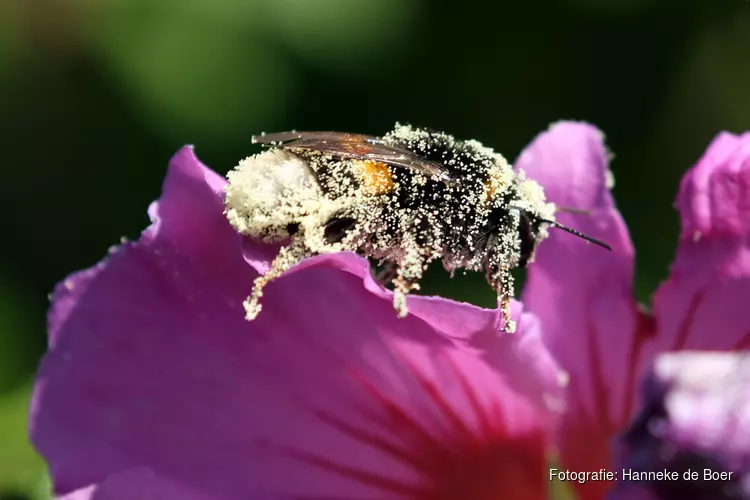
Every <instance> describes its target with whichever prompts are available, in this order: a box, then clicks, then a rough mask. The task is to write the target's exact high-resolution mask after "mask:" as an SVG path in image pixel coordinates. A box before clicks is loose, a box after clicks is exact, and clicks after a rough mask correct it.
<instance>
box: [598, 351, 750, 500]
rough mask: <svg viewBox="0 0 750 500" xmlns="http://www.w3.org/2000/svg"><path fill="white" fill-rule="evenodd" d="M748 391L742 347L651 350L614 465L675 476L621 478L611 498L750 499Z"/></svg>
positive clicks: (748, 361)
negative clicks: (637, 407)
mask: <svg viewBox="0 0 750 500" xmlns="http://www.w3.org/2000/svg"><path fill="white" fill-rule="evenodd" d="M749 396H750V354H748V353H712V352H706V351H702V352H697V351H696V352H681V353H671V354H662V355H660V356H658V357H657V358H656V361H655V362H654V365H653V367H652V371H651V373H650V374H649V376H648V378H647V379H646V381H645V383H644V385H643V399H644V406H643V408H642V410H641V412H640V414H639V415H638V416H637V418H636V419H635V421H634V422H633V423H632V424H631V425H630V427H629V429H628V430H627V432H625V433H624V435H623V437H622V439H621V443H620V444H621V448H622V449H621V457H620V460H619V463H618V469H619V468H621V469H623V470H629V471H631V472H633V471H635V472H637V473H640V474H641V478H648V473H653V472H654V471H664V470H669V471H672V472H673V474H674V475H673V477H672V478H671V479H669V480H663V479H662V480H644V481H640V480H639V481H620V482H618V484H617V488H616V489H615V490H614V492H613V494H612V495H611V498H612V499H631V498H634V499H641V498H666V499H671V498H705V499H711V500H722V499H726V500H729V499H742V498H750V430H748V425H750V397H749ZM644 494H646V495H649V496H645V497H644V496H642V495H644Z"/></svg>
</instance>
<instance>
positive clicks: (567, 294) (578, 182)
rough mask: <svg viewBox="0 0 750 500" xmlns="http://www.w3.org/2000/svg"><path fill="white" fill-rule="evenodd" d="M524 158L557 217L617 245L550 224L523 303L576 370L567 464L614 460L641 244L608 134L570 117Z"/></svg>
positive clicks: (561, 358)
mask: <svg viewBox="0 0 750 500" xmlns="http://www.w3.org/2000/svg"><path fill="white" fill-rule="evenodd" d="M516 167H517V168H520V169H522V170H523V171H525V172H526V173H527V175H528V176H529V177H530V178H532V179H535V180H537V181H538V182H539V183H540V184H541V185H542V186H543V187H544V189H545V192H546V194H547V197H548V199H549V200H550V201H552V202H553V203H555V204H557V206H558V207H566V208H571V209H576V210H586V211H588V212H589V214H574V213H559V215H558V220H559V221H560V222H561V223H563V224H565V225H568V226H570V227H572V228H575V229H577V230H579V231H581V232H583V233H585V234H587V235H589V236H592V237H595V238H598V239H601V240H603V241H604V242H606V243H608V244H609V245H611V246H612V248H613V251H612V252H608V251H606V250H604V249H602V248H599V247H597V246H594V245H591V244H588V243H586V242H585V241H583V240H581V239H578V238H576V237H574V236H572V235H570V234H566V233H564V232H562V231H559V230H555V229H554V228H553V229H551V230H550V233H551V234H550V237H549V239H548V240H546V241H545V242H543V243H542V244H541V245H540V247H539V249H538V251H537V255H536V259H535V262H534V263H532V264H531V265H530V266H529V271H528V275H527V282H526V285H525V288H524V292H523V302H524V304H525V305H526V308H527V310H529V311H531V312H532V313H533V314H534V315H536V316H537V317H538V318H539V320H540V321H541V323H542V329H541V331H542V335H543V341H544V343H545V344H546V345H547V346H548V347H549V349H550V351H551V352H552V354H553V356H554V357H555V359H556V360H557V361H558V362H559V363H560V366H561V368H562V369H564V370H566V371H567V372H568V374H569V377H570V385H569V388H568V396H567V398H568V405H569V408H568V411H567V413H566V415H565V418H564V420H563V422H562V428H561V437H562V441H561V442H560V447H561V450H560V451H561V456H562V460H563V464H564V466H565V467H566V468H568V469H570V470H575V471H596V470H599V469H600V468H606V469H608V468H609V439H610V437H611V436H612V435H614V433H615V432H616V431H617V430H618V429H619V428H620V427H621V425H622V424H624V423H625V421H626V419H627V418H628V417H629V414H630V412H631V405H632V394H633V392H634V391H633V387H632V385H633V379H634V375H633V374H629V370H630V366H632V364H633V356H634V353H635V352H637V351H636V350H635V349H636V348H637V346H636V345H635V344H637V343H639V342H640V339H639V338H638V337H636V336H635V332H636V331H637V329H638V325H639V320H638V312H637V307H636V303H635V301H634V299H633V298H632V297H633V295H632V292H633V290H632V281H633V253H634V250H633V246H632V243H631V241H630V237H629V235H628V231H627V228H626V226H625V223H624V221H623V219H622V217H621V216H620V214H619V212H618V211H617V209H616V207H615V204H614V201H613V199H612V195H611V194H610V191H609V188H608V182H609V181H610V178H611V173H610V172H609V167H608V159H607V151H606V149H605V147H604V144H603V136H602V134H601V132H599V131H598V130H597V129H596V128H594V127H593V126H590V125H587V124H584V123H573V122H561V123H557V124H555V125H553V126H552V127H550V129H549V131H547V132H544V133H542V134H540V135H539V136H538V137H537V138H536V139H535V140H534V141H533V142H532V143H531V144H530V145H529V146H528V147H527V148H526V149H525V150H524V151H523V153H522V154H521V156H520V157H519V159H518V161H517V162H516ZM576 487H577V488H578V491H579V494H581V496H582V498H584V499H588V498H600V497H601V493H602V492H603V491H605V490H606V489H607V488H608V487H609V485H608V484H607V483H603V482H587V483H585V484H583V485H579V484H577V485H576Z"/></svg>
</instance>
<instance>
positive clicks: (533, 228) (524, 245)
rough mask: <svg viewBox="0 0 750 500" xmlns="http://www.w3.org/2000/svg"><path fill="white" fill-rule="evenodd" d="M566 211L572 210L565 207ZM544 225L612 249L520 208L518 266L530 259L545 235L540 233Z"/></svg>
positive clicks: (589, 237) (522, 265)
mask: <svg viewBox="0 0 750 500" xmlns="http://www.w3.org/2000/svg"><path fill="white" fill-rule="evenodd" d="M566 211H572V210H567V209H566ZM545 226H550V227H553V228H557V229H562V230H563V231H565V232H567V233H570V234H572V235H573V236H577V237H579V238H581V239H582V240H585V241H587V242H589V243H593V244H594V245H598V246H600V247H602V248H605V249H607V250H610V251H611V250H612V247H610V246H609V245H607V244H606V243H604V242H603V241H600V240H597V239H595V238H592V237H591V236H587V235H585V234H583V233H581V232H579V231H576V230H575V229H572V228H569V227H567V226H563V225H562V224H560V223H559V222H556V221H553V220H548V219H544V218H542V217H539V216H537V215H535V214H533V213H531V212H529V211H526V210H520V217H519V221H518V236H519V238H520V240H521V247H520V250H519V257H518V267H526V265H527V264H528V263H529V262H530V261H531V258H532V257H533V255H534V251H535V250H536V247H537V246H539V244H540V243H541V242H542V241H543V240H544V238H545V236H546V235H545V234H543V233H542V231H543V230H544V229H546V227H545Z"/></svg>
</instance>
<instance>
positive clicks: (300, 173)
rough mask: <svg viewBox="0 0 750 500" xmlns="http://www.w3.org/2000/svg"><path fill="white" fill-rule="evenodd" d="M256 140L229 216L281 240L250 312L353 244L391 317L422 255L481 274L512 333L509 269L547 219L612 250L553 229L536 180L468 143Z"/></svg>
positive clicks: (410, 134) (529, 250)
mask: <svg viewBox="0 0 750 500" xmlns="http://www.w3.org/2000/svg"><path fill="white" fill-rule="evenodd" d="M253 142H255V143H260V144H263V145H266V146H269V147H270V149H267V150H266V151H264V152H262V153H260V154H257V155H254V156H251V157H249V158H246V159H245V160H243V161H241V162H240V164H239V165H238V166H237V167H236V168H235V169H234V170H233V171H231V172H230V173H229V174H228V179H229V185H228V186H227V196H226V215H227V217H228V219H229V221H230V223H231V224H232V225H233V226H234V227H235V228H236V230H237V231H239V232H240V233H242V234H245V235H248V236H251V237H254V238H258V239H261V240H263V241H266V242H282V241H288V242H289V243H288V244H287V245H286V246H284V247H283V248H282V249H281V251H280V252H279V254H278V256H277V257H276V259H275V260H274V261H273V264H272V265H271V269H270V270H269V271H268V272H267V273H266V274H265V275H263V276H260V277H258V278H257V279H256V280H255V284H254V289H253V291H252V294H251V296H250V297H249V298H248V299H247V300H246V301H245V303H244V306H245V310H246V312H247V319H248V320H252V319H254V318H255V317H256V316H257V315H258V313H259V312H260V310H261V304H260V299H261V297H262V295H263V288H264V287H265V285H266V284H267V283H268V282H270V281H271V280H273V279H275V278H277V277H279V276H280V275H281V274H283V273H284V272H285V271H286V270H288V269H289V268H290V267H292V266H294V265H295V264H297V263H299V262H300V261H301V260H303V259H305V258H307V257H311V256H314V255H318V254H322V253H330V252H339V251H346V250H351V251H356V252H358V253H360V254H361V255H364V256H366V257H373V258H375V259H379V261H380V262H381V263H384V264H385V265H386V268H387V269H388V270H389V273H387V274H389V276H388V278H387V279H388V280H391V279H392V283H393V305H394V308H395V309H396V311H397V312H398V316H399V317H403V316H405V315H406V314H407V307H406V295H407V294H408V293H409V292H410V291H412V290H416V289H418V288H419V280H420V279H421V278H422V274H423V273H424V271H425V270H426V268H427V266H428V264H429V263H430V262H432V261H435V260H441V261H442V263H443V266H444V267H445V269H446V270H448V271H450V272H451V273H453V272H454V271H455V270H456V269H460V268H461V269H467V270H471V271H484V272H485V274H486V277H487V282H488V283H489V285H490V286H491V287H492V288H493V289H494V290H495V291H496V292H497V295H498V304H499V305H500V308H501V311H502V314H503V319H504V320H505V330H506V331H508V332H513V331H514V330H515V324H514V322H513V321H512V320H511V318H510V299H511V298H512V297H513V277H512V275H511V274H510V270H511V269H513V268H516V267H525V266H526V265H527V264H528V263H530V262H531V261H532V260H533V255H534V251H535V249H536V247H537V246H538V245H539V244H540V243H541V242H542V241H543V240H544V239H545V238H546V237H547V228H548V227H549V226H555V227H560V228H562V229H565V230H566V231H569V232H571V233H573V234H576V235H578V236H580V237H582V238H584V239H586V240H589V241H592V242H594V243H597V244H599V245H601V246H603V247H605V248H609V247H607V246H606V245H605V244H604V243H601V242H599V241H596V240H593V239H591V238H588V237H586V236H584V235H582V234H580V233H578V232H576V231H573V230H572V229H569V228H566V227H563V226H560V225H559V224H558V223H557V222H555V211H556V207H555V206H554V205H553V204H552V203H548V202H547V201H546V200H545V197H544V192H543V190H542V188H541V186H539V184H537V183H536V182H534V181H533V180H531V179H527V178H526V177H525V175H524V173H523V172H521V171H514V170H513V168H512V167H511V166H510V165H509V164H508V162H507V161H506V160H505V158H503V157H502V156H501V155H500V154H498V153H496V152H494V151H493V150H491V149H489V148H486V147H484V146H482V144H480V143H479V142H477V141H474V140H470V141H460V140H456V139H455V138H453V137H452V136H450V135H448V134H445V133H443V132H434V131H429V130H423V129H417V128H413V127H411V126H408V125H399V124H396V127H395V129H394V130H393V131H391V132H389V133H388V134H386V135H385V136H383V137H372V136H366V135H360V134H350V133H340V132H283V133H276V134H263V135H261V136H256V137H253ZM386 281H387V280H386Z"/></svg>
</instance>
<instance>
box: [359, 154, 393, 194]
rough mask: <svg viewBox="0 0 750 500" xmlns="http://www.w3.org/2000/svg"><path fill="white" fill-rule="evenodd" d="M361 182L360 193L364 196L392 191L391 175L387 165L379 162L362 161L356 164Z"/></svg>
mask: <svg viewBox="0 0 750 500" xmlns="http://www.w3.org/2000/svg"><path fill="white" fill-rule="evenodd" d="M357 166H358V167H359V171H360V178H361V182H362V191H363V193H364V194H366V195H372V196H376V195H381V194H386V193H389V192H391V190H392V189H393V175H391V170H390V169H389V168H388V165H386V164H385V163H382V162H379V161H371V160H362V161H358V162H357Z"/></svg>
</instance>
